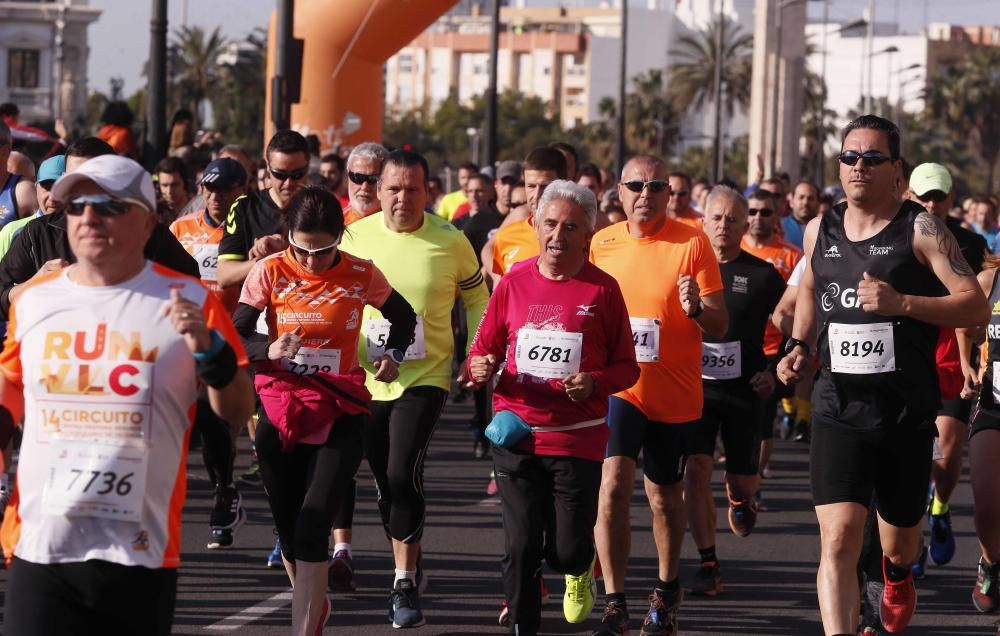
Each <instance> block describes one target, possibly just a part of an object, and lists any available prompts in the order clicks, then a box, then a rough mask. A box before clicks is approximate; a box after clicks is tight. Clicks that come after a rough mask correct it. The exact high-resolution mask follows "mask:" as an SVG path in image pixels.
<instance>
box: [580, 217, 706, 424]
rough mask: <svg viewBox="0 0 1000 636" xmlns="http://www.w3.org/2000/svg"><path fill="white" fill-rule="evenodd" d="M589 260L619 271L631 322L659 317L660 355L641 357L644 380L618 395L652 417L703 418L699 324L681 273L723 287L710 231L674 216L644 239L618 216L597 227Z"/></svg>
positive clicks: (702, 286) (665, 419)
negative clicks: (683, 297)
mask: <svg viewBox="0 0 1000 636" xmlns="http://www.w3.org/2000/svg"><path fill="white" fill-rule="evenodd" d="M590 260H591V262H593V263H594V264H595V265H597V266H598V267H600V268H601V269H603V270H604V271H606V272H607V273H609V274H611V275H612V276H614V277H615V279H617V281H618V284H619V285H620V286H621V289H622V294H623V295H624V296H625V305H626V306H627V307H628V313H629V318H630V319H632V320H633V325H635V324H636V322H635V321H647V322H648V321H650V320H658V321H659V349H658V360H656V361H652V362H643V361H642V360H640V362H639V368H640V369H641V373H640V375H639V381H638V382H636V384H635V386H633V387H632V388H630V389H628V390H626V391H622V392H621V393H618V394H617V396H618V397H620V398H622V399H624V400H627V401H629V402H631V403H632V404H634V405H635V406H636V407H637V408H639V409H640V410H641V411H642V412H643V413H645V414H646V417H648V418H649V419H651V420H653V421H657V422H675V423H676V422H690V421H692V420H697V419H698V418H700V417H701V411H702V404H703V402H704V397H703V393H702V383H701V328H700V327H698V323H697V322H695V321H694V320H691V319H690V318H688V317H687V316H685V315H684V310H683V309H682V308H681V303H680V299H679V298H678V294H677V279H678V278H680V277H681V276H683V275H688V276H691V277H693V278H694V280H695V281H696V282H697V283H698V287H699V289H700V290H701V295H702V296H708V295H710V294H714V293H717V292H721V291H722V275H721V273H720V272H719V263H718V261H717V260H716V259H715V253H714V252H713V251H712V246H711V244H710V243H709V242H708V237H707V236H706V235H705V234H704V233H703V232H701V231H700V230H696V229H694V228H692V227H690V226H688V225H685V224H683V223H679V222H677V221H674V220H672V219H667V221H666V223H665V224H664V225H663V228H662V229H661V230H660V231H659V232H657V233H656V234H655V235H654V236H651V237H648V238H641V239H640V238H635V237H633V236H632V235H631V234H629V230H628V223H627V222H626V223H617V224H615V225H612V226H611V227H607V228H604V229H603V230H601V231H600V232H598V233H597V234H596V235H594V239H593V241H591V244H590ZM633 332H635V327H633ZM638 353H639V351H638V347H637V354H638ZM639 357H642V356H639Z"/></svg>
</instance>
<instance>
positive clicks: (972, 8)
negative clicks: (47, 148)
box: [88, 0, 1000, 97]
mask: <svg viewBox="0 0 1000 636" xmlns="http://www.w3.org/2000/svg"><path fill="white" fill-rule="evenodd" d="M307 1H308V0H298V2H307ZM313 1H314V2H316V1H319V2H328V3H330V5H331V7H336V3H337V2H340V1H342V0H313ZM383 1H390V2H391V1H392V0H383ZM487 1H488V0H487ZM667 1H669V0H667ZM705 1H706V2H708V1H710V0H705ZM828 1H829V7H830V18H831V20H840V21H850V20H854V19H856V18H858V17H860V16H861V14H862V12H863V11H864V10H865V8H866V7H867V6H868V1H869V0H828ZM598 2H599V0H563V1H562V3H561V4H563V5H564V6H580V5H584V6H586V5H595V4H598ZM646 3H647V0H630V5H635V6H645V5H646ZM275 4H276V3H275V2H274V0H168V6H169V14H168V16H167V20H168V25H167V28H168V30H169V33H170V34H172V33H173V32H174V30H175V29H177V28H178V27H180V26H182V25H183V24H185V12H186V24H188V25H189V26H201V27H202V28H204V29H206V30H208V31H211V30H212V29H214V28H215V27H216V26H221V27H222V33H223V35H225V36H226V37H227V38H232V39H242V38H243V37H245V36H246V35H247V34H249V33H250V32H251V31H253V29H254V28H256V27H266V26H267V22H268V20H269V18H270V15H271V12H272V10H273V9H274V7H275ZM558 4H559V2H557V0H528V5H529V6H553V5H558ZM90 5H91V6H92V7H96V8H98V9H101V10H102V11H103V14H102V15H101V17H100V19H99V20H98V21H97V22H95V23H94V24H92V25H91V26H90V33H89V41H90V59H89V60H88V76H89V77H88V80H89V90H98V91H101V92H104V93H107V92H109V86H110V80H111V78H113V77H121V78H122V79H124V81H125V87H124V89H123V92H124V94H125V96H126V97H127V96H129V95H131V94H132V93H134V92H135V91H136V90H138V89H139V88H141V87H142V86H143V84H144V79H143V77H142V66H143V64H144V63H145V62H146V60H147V59H148V57H149V17H150V11H151V6H152V2H151V0H90ZM822 5H823V3H822V2H818V1H810V2H809V4H808V10H809V16H810V18H814V19H820V18H821V17H822V14H823V9H822ZM875 18H876V21H877V22H883V21H888V22H892V21H895V20H897V19H898V20H899V21H900V27H901V29H902V30H904V31H906V32H911V33H917V32H919V31H920V30H921V29H922V28H923V26H924V24H925V19H926V21H927V22H951V23H953V24H983V23H986V24H995V25H1000V0H877V1H876V9H875Z"/></svg>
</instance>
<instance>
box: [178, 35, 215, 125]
mask: <svg viewBox="0 0 1000 636" xmlns="http://www.w3.org/2000/svg"><path fill="white" fill-rule="evenodd" d="M225 45H226V39H225V38H224V37H223V36H222V33H221V32H220V30H219V27H215V29H213V30H212V32H211V33H209V34H208V35H207V36H206V34H205V31H204V30H203V29H202V28H201V27H198V26H192V27H189V26H183V27H181V28H180V29H178V30H177V31H175V32H174V41H173V42H172V43H171V47H170V49H171V50H170V61H171V62H172V66H173V69H172V72H171V75H170V76H171V78H172V81H173V84H174V89H175V93H176V94H175V100H176V103H177V104H178V105H181V106H183V107H186V108H188V109H190V110H191V112H193V113H195V117H196V118H199V119H200V117H199V115H200V111H199V107H200V106H201V103H202V101H203V100H204V99H205V98H206V97H208V95H210V94H211V92H212V85H213V84H214V83H215V81H216V78H217V77H218V65H217V63H216V58H217V57H218V56H219V53H220V52H221V50H222V48H223V47H224V46H225Z"/></svg>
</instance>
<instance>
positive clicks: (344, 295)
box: [240, 250, 392, 441]
mask: <svg viewBox="0 0 1000 636" xmlns="http://www.w3.org/2000/svg"><path fill="white" fill-rule="evenodd" d="M339 255H340V257H339V260H338V261H337V263H336V264H335V265H334V266H333V267H331V268H330V269H328V270H326V271H325V272H323V273H321V274H310V273H309V272H307V271H306V270H305V269H303V268H302V266H301V265H299V264H298V262H297V261H296V260H295V257H294V256H293V255H292V253H291V252H290V251H289V250H285V251H283V252H279V253H277V254H272V255H271V256H268V257H267V258H264V259H262V260H260V261H257V263H255V264H254V266H253V268H251V270H250V273H249V274H248V275H247V279H246V281H245V282H244V283H243V293H242V295H241V296H240V302H241V303H243V304H245V305H249V306H251V307H253V308H254V309H258V310H260V311H263V312H265V313H264V315H265V321H266V323H267V330H268V335H269V337H270V339H271V341H274V340H277V339H278V338H279V337H280V336H281V335H282V334H285V333H294V334H296V335H298V336H299V337H300V338H301V339H302V347H301V348H300V349H299V353H298V355H296V357H295V358H294V359H292V360H289V361H287V364H289V365H295V366H292V367H291V368H290V370H292V371H295V372H298V373H316V372H318V371H323V372H325V373H332V374H334V375H343V374H346V373H348V372H350V371H352V370H354V369H356V368H358V367H359V363H358V341H359V334H360V333H361V317H362V314H363V313H364V309H365V305H372V306H373V307H376V308H379V307H382V305H384V304H385V301H386V300H388V299H389V295H390V294H392V287H391V286H390V285H389V282H388V281H387V280H386V278H385V276H384V275H383V274H382V272H381V271H379V269H378V268H377V267H375V265H374V264H373V263H372V262H371V261H366V260H364V259H361V258H357V257H355V256H351V255H350V254H348V253H347V252H344V251H343V250H341V251H340V252H339ZM385 336H386V337H388V330H387V329H386V332H385ZM324 439H325V438H324ZM303 441H305V440H303ZM321 441H322V440H321Z"/></svg>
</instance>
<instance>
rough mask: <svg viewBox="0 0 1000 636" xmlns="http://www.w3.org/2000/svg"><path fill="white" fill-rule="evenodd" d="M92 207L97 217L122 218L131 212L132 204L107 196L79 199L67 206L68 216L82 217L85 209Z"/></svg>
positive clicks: (100, 195)
mask: <svg viewBox="0 0 1000 636" xmlns="http://www.w3.org/2000/svg"><path fill="white" fill-rule="evenodd" d="M88 205H89V206H92V207H93V208H94V212H96V213H97V216H103V217H111V216H121V215H123V214H125V213H126V212H128V211H129V208H130V207H131V206H132V204H131V203H130V202H128V201H126V200H124V199H116V198H114V197H113V196H110V195H107V194H95V195H90V196H82V197H77V198H75V199H73V200H72V201H70V202H69V203H67V204H66V214H69V215H70V216H80V215H81V214H83V210H84V208H86V207H87V206H88Z"/></svg>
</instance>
